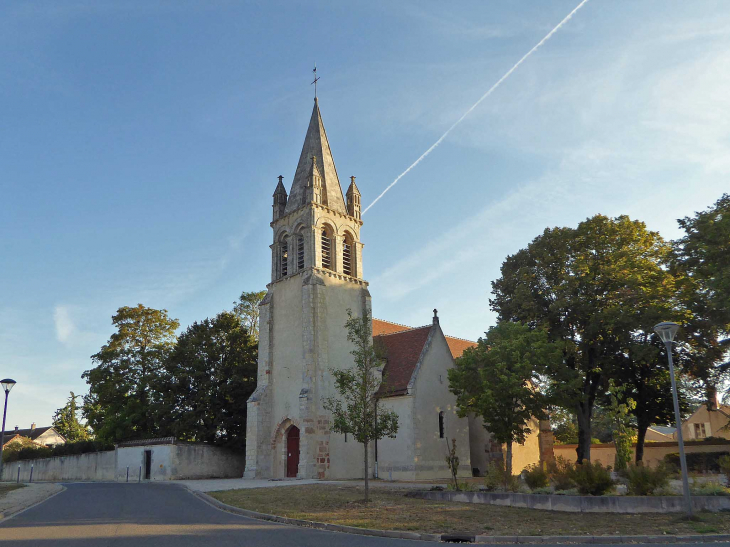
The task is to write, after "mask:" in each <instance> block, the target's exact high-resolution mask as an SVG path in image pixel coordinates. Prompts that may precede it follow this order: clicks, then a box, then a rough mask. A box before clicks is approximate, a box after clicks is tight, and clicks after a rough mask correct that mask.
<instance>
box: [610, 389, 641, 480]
mask: <svg viewBox="0 0 730 547" xmlns="http://www.w3.org/2000/svg"><path fill="white" fill-rule="evenodd" d="M608 399H609V405H608V408H607V411H608V415H609V417H610V418H611V422H612V424H613V432H612V434H613V444H614V446H615V447H616V466H615V469H616V471H623V470H624V469H626V468H627V467H628V465H629V462H630V461H631V445H632V443H633V440H634V435H633V429H632V427H631V411H632V410H633V409H634V408H636V402H635V401H634V400H633V399H632V398H631V397H626V388H625V387H624V386H617V385H616V383H615V382H614V381H613V379H611V380H609V382H608Z"/></svg>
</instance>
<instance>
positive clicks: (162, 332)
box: [82, 304, 179, 441]
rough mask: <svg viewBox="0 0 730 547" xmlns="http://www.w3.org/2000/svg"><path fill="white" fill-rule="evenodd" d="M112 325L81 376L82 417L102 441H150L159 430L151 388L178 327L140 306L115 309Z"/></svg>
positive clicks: (157, 312)
mask: <svg viewBox="0 0 730 547" xmlns="http://www.w3.org/2000/svg"><path fill="white" fill-rule="evenodd" d="M112 324H113V325H114V327H115V328H116V332H115V333H114V334H112V335H111V337H110V338H109V341H108V342H107V343H106V344H105V345H104V346H103V347H102V348H101V350H100V351H99V352H98V353H96V354H95V355H92V357H91V359H92V361H93V362H94V363H95V364H96V366H95V367H94V368H92V369H91V370H87V371H86V372H84V373H83V375H82V378H84V379H85V380H86V382H87V383H88V384H89V393H88V395H86V396H85V397H84V416H85V417H86V419H87V421H88V424H89V425H90V426H91V428H92V430H93V431H94V433H95V434H96V436H97V438H99V439H100V440H102V441H124V440H129V439H140V438H145V437H150V436H154V435H155V434H157V433H158V429H159V428H158V418H157V417H156V416H155V415H154V413H153V410H154V405H155V403H156V398H157V397H158V394H157V393H156V392H155V391H154V387H155V383H156V381H157V379H158V377H159V375H160V374H161V372H162V371H163V368H164V364H165V361H166V359H167V357H168V355H169V353H170V351H171V350H172V348H173V347H174V345H175V329H177V327H178V326H179V323H178V321H177V319H170V318H169V317H168V316H167V310H156V309H153V308H147V307H145V306H143V305H142V304H139V305H137V306H136V307H133V308H132V307H128V306H124V307H121V308H119V309H118V310H117V313H116V315H114V316H113V317H112Z"/></svg>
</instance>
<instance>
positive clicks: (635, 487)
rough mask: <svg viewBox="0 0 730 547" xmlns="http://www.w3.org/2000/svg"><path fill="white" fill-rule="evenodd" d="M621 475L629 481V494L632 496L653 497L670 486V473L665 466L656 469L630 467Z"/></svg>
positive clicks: (660, 465) (637, 466) (661, 465)
mask: <svg viewBox="0 0 730 547" xmlns="http://www.w3.org/2000/svg"><path fill="white" fill-rule="evenodd" d="M621 474H622V475H623V476H624V477H625V478H626V480H627V481H628V485H627V486H628V490H627V493H628V494H629V495H631V496H651V495H652V494H654V493H655V492H657V491H660V490H663V489H664V488H666V487H667V486H668V485H669V471H668V470H667V467H666V465H663V464H659V465H658V466H657V467H655V468H654V469H652V468H651V467H644V466H639V465H629V467H628V468H626V469H625V470H624V471H622V473H621Z"/></svg>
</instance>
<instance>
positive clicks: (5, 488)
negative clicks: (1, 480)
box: [0, 484, 25, 498]
mask: <svg viewBox="0 0 730 547" xmlns="http://www.w3.org/2000/svg"><path fill="white" fill-rule="evenodd" d="M24 486H25V485H24V484H0V498H2V497H4V496H5V494H7V493H8V492H12V491H13V490H17V489H18V488H23V487H24Z"/></svg>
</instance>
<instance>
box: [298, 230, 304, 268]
mask: <svg viewBox="0 0 730 547" xmlns="http://www.w3.org/2000/svg"><path fill="white" fill-rule="evenodd" d="M303 269H304V236H297V270H299V271H301V270H303Z"/></svg>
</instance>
